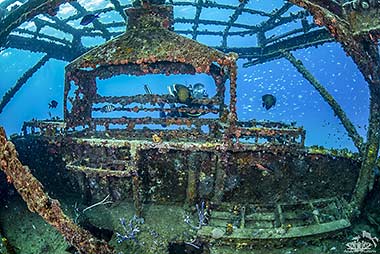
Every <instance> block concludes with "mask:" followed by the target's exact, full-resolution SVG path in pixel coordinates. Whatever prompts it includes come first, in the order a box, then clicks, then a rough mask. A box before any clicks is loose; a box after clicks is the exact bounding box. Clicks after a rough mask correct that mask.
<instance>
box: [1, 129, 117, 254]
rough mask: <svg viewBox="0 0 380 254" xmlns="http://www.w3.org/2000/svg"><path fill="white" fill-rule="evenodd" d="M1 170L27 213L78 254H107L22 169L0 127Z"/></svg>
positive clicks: (107, 250) (105, 248)
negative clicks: (48, 225)
mask: <svg viewBox="0 0 380 254" xmlns="http://www.w3.org/2000/svg"><path fill="white" fill-rule="evenodd" d="M0 150H1V151H0V161H1V169H2V170H3V171H4V172H5V174H6V175H7V180H8V181H9V182H12V183H13V185H14V186H15V188H16V190H17V191H18V193H20V195H21V197H22V198H23V199H24V201H25V202H26V204H27V206H28V208H29V210H30V211H31V212H36V213H38V214H39V215H40V216H41V217H42V218H43V219H44V220H45V221H46V222H47V223H49V224H50V225H52V226H53V227H55V228H56V229H57V230H58V231H59V232H60V233H61V234H62V235H63V236H64V237H65V239H66V240H67V241H68V242H69V243H70V244H71V245H73V246H74V247H75V248H76V249H77V250H78V251H79V252H80V253H82V254H99V253H101V254H110V253H114V251H113V249H112V247H110V246H108V244H107V243H106V242H104V241H99V240H97V239H96V238H94V237H93V236H92V235H91V234H90V233H89V232H88V231H86V230H83V229H82V228H80V227H79V226H78V225H76V224H75V223H74V222H73V221H72V220H71V219H70V218H69V217H67V216H66V215H65V214H64V213H63V211H62V209H61V207H60V204H59V202H58V200H56V199H51V198H50V197H49V196H48V195H47V194H46V193H45V192H44V190H43V186H42V184H41V183H40V182H39V181H38V180H37V179H36V178H35V177H34V176H33V175H32V173H31V172H30V170H29V168H28V167H26V166H23V165H22V164H21V162H20V161H19V160H18V158H17V151H16V148H15V146H14V144H13V143H12V142H9V141H7V138H6V135H5V131H4V129H3V128H1V127H0Z"/></svg>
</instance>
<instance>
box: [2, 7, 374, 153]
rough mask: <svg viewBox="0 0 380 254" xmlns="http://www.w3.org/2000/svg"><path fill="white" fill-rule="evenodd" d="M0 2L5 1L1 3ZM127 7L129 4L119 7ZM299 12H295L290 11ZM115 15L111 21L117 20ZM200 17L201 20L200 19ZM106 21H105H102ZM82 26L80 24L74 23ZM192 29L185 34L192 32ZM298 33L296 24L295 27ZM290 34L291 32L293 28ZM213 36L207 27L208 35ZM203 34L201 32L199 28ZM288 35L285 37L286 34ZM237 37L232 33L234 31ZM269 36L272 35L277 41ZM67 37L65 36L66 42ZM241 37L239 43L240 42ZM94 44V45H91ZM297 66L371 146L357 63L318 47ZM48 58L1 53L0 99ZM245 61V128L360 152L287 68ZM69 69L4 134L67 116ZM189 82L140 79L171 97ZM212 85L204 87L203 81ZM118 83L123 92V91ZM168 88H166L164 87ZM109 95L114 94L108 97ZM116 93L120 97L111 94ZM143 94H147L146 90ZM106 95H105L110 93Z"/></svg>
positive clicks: (305, 52)
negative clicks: (251, 123) (269, 104)
mask: <svg viewBox="0 0 380 254" xmlns="http://www.w3.org/2000/svg"><path fill="white" fill-rule="evenodd" d="M0 2H1V1H0ZM79 2H80V3H82V4H83V5H84V6H86V7H87V8H88V9H90V10H96V9H97V8H102V7H104V6H105V5H107V3H108V1H101V0H99V1H91V3H90V2H89V1H79ZM121 2H122V3H126V1H121ZM217 2H218V3H226V4H231V3H233V4H238V1H237V0H236V1H232V0H223V1H217ZM282 3H283V1H278V0H276V1H258V0H257V1H250V3H249V4H248V6H247V7H249V8H253V7H255V8H256V9H261V10H264V11H268V10H273V9H274V8H278V7H280V6H281V4H282ZM295 10H299V9H298V8H297V7H292V9H291V10H290V11H295ZM194 13H195V11H194V8H193V7H176V8H175V16H176V17H185V18H194ZM69 14H70V8H69V7H67V5H64V6H61V9H60V12H59V15H58V17H60V18H64V17H67V16H70V15H69ZM112 15H113V16H112ZM202 15H204V16H203V18H208V19H215V20H220V21H223V20H224V21H225V20H226V19H228V15H230V12H226V11H222V10H221V11H220V13H215V10H213V12H210V11H205V12H203V14H202ZM112 17H113V18H114V19H115V20H117V21H120V16H118V14H117V13H116V12H112V13H111V14H107V15H104V16H103V17H101V20H100V21H106V20H107V21H108V20H112ZM201 17H202V16H201ZM102 19H103V20H102ZM262 21H263V17H261V16H258V15H248V14H247V15H243V16H241V17H239V23H242V24H244V23H245V24H249V22H255V23H260V22H262ZM70 22H76V21H70ZM186 25H187V27H186ZM295 25H296V24H295ZM290 26H292V25H290ZM189 27H191V24H178V25H176V27H175V28H176V29H188V28H189ZM203 28H205V29H209V28H208V27H205V26H204V27H203ZM200 29H202V26H200ZM218 29H220V30H223V29H224V27H219V28H218V27H215V26H214V31H218ZM288 29H292V27H286V26H284V27H281V28H280V30H273V31H271V33H274V34H275V33H280V32H283V31H287V30H288ZM281 30H282V31H281ZM231 31H233V29H231ZM271 33H268V35H271ZM62 36H66V35H62ZM235 37H236V38H235ZM235 37H231V38H230V40H229V41H228V46H231V47H236V46H252V45H256V38H255V37H254V36H246V37H237V36H235ZM86 40H88V41H86ZM86 40H84V41H83V42H84V43H85V44H88V45H96V44H99V43H103V42H104V41H103V40H102V39H96V38H95V39H88V38H87V39H86ZM197 40H198V41H200V42H202V43H205V44H207V45H210V46H219V45H220V44H221V41H220V38H215V37H213V36H199V37H197ZM292 53H293V54H294V55H295V57H296V58H298V59H300V60H302V61H303V63H304V65H305V66H306V67H307V68H308V70H309V71H310V72H311V73H312V74H313V75H314V76H315V77H316V78H317V79H318V80H319V82H320V83H321V84H323V85H324V87H325V88H326V89H327V90H328V91H329V92H330V93H331V94H332V95H333V97H334V98H335V99H336V100H337V101H338V103H339V104H340V105H341V107H342V108H343V109H344V110H345V112H346V113H347V115H348V117H349V118H350V120H351V121H352V122H353V124H354V125H355V127H357V130H358V132H359V134H360V135H362V136H363V138H365V133H366V130H365V129H366V125H367V124H368V106H369V92H368V85H367V83H366V82H365V81H364V79H363V76H362V75H361V73H360V72H359V71H358V69H357V67H356V66H355V64H354V63H353V61H352V59H351V58H350V57H348V56H346V54H345V52H344V51H343V49H342V48H341V46H340V45H339V44H338V43H326V44H324V45H322V46H319V47H318V48H315V47H312V48H308V49H302V50H297V51H294V52H292ZM42 56H43V54H40V53H31V52H27V51H21V50H15V49H6V50H4V51H2V52H0V96H3V95H4V93H5V92H6V91H7V90H8V89H10V88H11V87H13V86H14V84H15V82H16V81H17V79H18V78H20V77H21V76H22V74H23V73H24V72H25V71H26V70H28V69H29V68H30V67H32V66H33V65H34V64H35V63H36V62H38V61H39V59H41V58H42ZM245 62H246V60H244V59H243V60H239V61H238V64H239V69H238V117H239V119H240V120H250V119H257V120H271V121H284V122H288V123H290V122H297V125H301V126H304V128H305V129H306V132H307V134H306V145H323V146H325V147H328V148H348V149H350V150H353V151H356V148H355V147H354V145H353V143H352V141H351V140H350V138H349V137H348V136H347V133H346V131H345V130H344V128H343V126H342V124H341V123H340V121H339V119H338V118H337V117H335V116H334V113H333V111H332V109H331V108H330V106H329V105H328V104H327V103H326V102H325V101H324V100H323V99H322V97H321V96H320V95H319V93H318V92H317V91H316V90H315V89H314V88H313V87H312V86H311V85H310V84H309V82H308V81H306V80H305V79H303V77H302V76H301V75H300V74H299V73H298V72H297V70H296V69H295V68H294V67H293V66H292V65H291V64H290V63H289V62H288V61H287V60H286V59H280V60H274V61H271V62H268V63H265V64H260V65H256V66H251V67H249V68H243V67H242V64H243V63H245ZM66 64H68V63H67V62H64V61H58V60H54V59H51V60H50V61H49V62H48V63H46V64H45V65H44V66H43V67H42V68H41V69H40V70H39V71H38V72H37V73H35V74H34V75H33V77H32V78H30V79H29V80H28V82H27V83H26V84H25V85H24V86H23V87H22V89H21V90H20V91H19V92H18V93H17V94H16V96H15V97H14V98H13V99H12V101H11V102H10V103H9V104H8V105H7V106H6V107H5V109H4V111H3V113H1V114H0V125H2V126H4V127H5V129H6V131H7V133H8V135H10V134H12V133H20V130H21V126H22V123H23V122H24V121H28V120H31V119H33V118H35V119H48V118H49V112H50V114H51V115H52V116H58V117H60V118H62V116H63V108H62V101H63V79H64V67H65V65H66ZM182 78H183V77H175V76H173V77H165V76H152V75H150V76H146V77H143V78H139V82H140V83H141V84H143V83H148V84H151V88H152V90H154V91H155V92H159V93H165V91H166V86H167V85H169V84H170V83H173V82H178V79H179V80H180V81H182V83H184V82H183V79H182ZM203 79H204V78H203V77H202V76H198V75H196V76H186V83H188V84H193V83H196V82H200V81H202V80H203ZM130 81H131V78H130V77H127V76H121V77H117V78H115V80H113V79H111V80H108V81H107V83H110V84H112V82H115V86H114V87H112V86H109V85H107V91H106V92H107V93H110V94H112V93H113V92H114V95H115V94H118V93H119V92H120V91H117V89H126V90H125V91H124V92H125V94H127V93H128V92H130V91H128V89H130V88H129V87H128V86H120V84H123V83H127V82H130ZM205 82H206V81H205ZM117 83H118V84H119V85H117ZM158 84H163V85H158ZM110 89H111V90H110ZM112 89H115V90H112ZM141 93H143V89H142V86H141ZM266 93H270V94H273V95H275V96H276V97H277V104H276V106H275V107H273V108H271V109H270V110H268V111H267V110H265V109H264V108H263V107H262V106H261V96H262V95H264V94H266ZM104 94H105V93H104ZM53 99H54V100H57V101H58V102H59V104H58V107H57V108H56V109H49V108H48V103H49V102H50V101H51V100H53Z"/></svg>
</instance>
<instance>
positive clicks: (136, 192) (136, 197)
mask: <svg viewBox="0 0 380 254" xmlns="http://www.w3.org/2000/svg"><path fill="white" fill-rule="evenodd" d="M140 186H141V181H140V177H139V176H138V175H137V174H135V175H133V176H132V191H133V203H134V206H135V210H136V216H137V217H139V218H141V217H142V215H143V213H142V203H141V193H140V191H141V190H140Z"/></svg>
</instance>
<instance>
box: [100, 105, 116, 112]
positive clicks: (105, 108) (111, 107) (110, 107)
mask: <svg viewBox="0 0 380 254" xmlns="http://www.w3.org/2000/svg"><path fill="white" fill-rule="evenodd" d="M114 110H115V106H114V105H111V104H108V105H105V106H103V107H102V108H101V109H100V112H103V113H109V112H112V111H114Z"/></svg>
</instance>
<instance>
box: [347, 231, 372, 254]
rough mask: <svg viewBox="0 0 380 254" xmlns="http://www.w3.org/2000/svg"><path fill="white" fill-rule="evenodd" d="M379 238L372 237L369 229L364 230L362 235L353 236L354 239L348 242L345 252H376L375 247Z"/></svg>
mask: <svg viewBox="0 0 380 254" xmlns="http://www.w3.org/2000/svg"><path fill="white" fill-rule="evenodd" d="M378 242H379V239H378V238H377V237H372V236H371V234H370V233H369V232H367V231H362V234H361V235H357V236H355V237H353V238H352V241H351V242H349V243H346V249H345V250H344V252H345V253H376V250H375V248H376V247H377V243H378Z"/></svg>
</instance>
